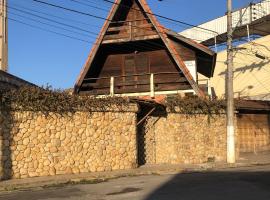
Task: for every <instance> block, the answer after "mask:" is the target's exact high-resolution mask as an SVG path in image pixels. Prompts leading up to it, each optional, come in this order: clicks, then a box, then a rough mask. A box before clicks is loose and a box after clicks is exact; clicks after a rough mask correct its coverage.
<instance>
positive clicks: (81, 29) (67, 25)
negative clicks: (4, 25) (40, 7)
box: [8, 6, 97, 35]
mask: <svg viewBox="0 0 270 200" xmlns="http://www.w3.org/2000/svg"><path fill="white" fill-rule="evenodd" d="M8 8H11V9H13V10H16V11H19V12H21V13H24V14H27V15H31V16H34V17H37V18H40V19H43V20H46V21H50V22H53V23H56V24H59V25H62V26H66V27H69V28H74V29H76V30H80V31H83V32H87V33H90V34H92V35H97V33H94V32H92V31H88V30H86V29H83V28H80V27H78V26H73V25H69V24H66V23H63V22H59V21H56V20H53V19H50V18H47V17H43V16H40V15H37V14H33V13H31V12H27V11H24V10H21V9H18V8H14V7H11V6H8Z"/></svg>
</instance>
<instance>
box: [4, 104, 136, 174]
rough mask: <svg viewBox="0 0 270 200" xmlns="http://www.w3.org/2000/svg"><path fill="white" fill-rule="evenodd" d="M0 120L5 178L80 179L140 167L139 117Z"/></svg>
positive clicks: (21, 115)
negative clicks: (75, 176) (71, 176)
mask: <svg viewBox="0 0 270 200" xmlns="http://www.w3.org/2000/svg"><path fill="white" fill-rule="evenodd" d="M137 109H138V108H137V106H135V105H132V106H130V107H129V108H128V109H127V111H125V112H120V111H119V112H117V111H115V112H110V111H107V112H93V113H87V112H76V113H69V114H67V115H59V114H56V113H49V114H48V115H44V114H42V113H33V112H11V113H9V112H6V111H2V112H1V115H0V133H1V134H0V141H1V142H0V145H1V151H0V156H1V166H0V172H1V177H2V178H5V179H7V178H27V177H35V176H48V175H55V174H73V173H74V174H76V173H82V172H100V171H111V170H118V169H130V168H134V167H136V166H137V146H136V112H137Z"/></svg>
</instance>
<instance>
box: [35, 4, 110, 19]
mask: <svg viewBox="0 0 270 200" xmlns="http://www.w3.org/2000/svg"><path fill="white" fill-rule="evenodd" d="M33 1H35V2H37V3H41V4H45V5H48V6H51V7H55V8H60V9H63V10H67V11H70V12H74V13H77V14H81V15H86V16H89V17H94V18H96V19H102V20H106V21H112V20H109V19H106V18H104V17H100V16H97V15H93V14H90V13H86V12H82V11H78V10H74V9H71V8H67V7H63V6H59V5H56V4H52V3H48V2H44V1H40V0H33Z"/></svg>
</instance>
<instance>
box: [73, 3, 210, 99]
mask: <svg viewBox="0 0 270 200" xmlns="http://www.w3.org/2000/svg"><path fill="white" fill-rule="evenodd" d="M125 1H126V0H115V3H114V4H113V6H112V8H111V11H110V13H109V15H108V17H107V20H106V21H105V23H104V25H103V27H102V29H101V32H100V33H99V36H98V38H97V40H96V43H95V44H94V46H93V47H92V50H91V52H90V54H89V56H88V58H87V61H86V63H85V65H84V67H83V69H82V71H81V73H80V75H79V78H78V79H77V82H76V85H75V92H77V91H78V89H79V88H80V87H81V85H82V83H83V80H84V78H85V76H86V74H87V72H88V71H89V69H90V66H91V63H92V62H93V60H94V58H95V56H96V54H97V51H98V49H99V47H100V45H101V43H102V40H103V38H104V36H105V34H106V31H107V29H108V27H109V25H110V22H112V20H113V18H114V16H115V15H116V13H117V10H118V8H119V6H121V4H122V3H123V2H125ZM135 1H136V2H137V3H138V5H139V6H140V7H141V8H142V9H143V12H144V13H145V15H147V17H148V18H149V20H150V22H151V23H152V24H153V26H154V28H155V29H156V31H157V34H158V35H159V36H160V38H161V40H162V41H163V43H164V44H165V46H166V47H167V50H168V52H169V53H170V54H171V56H172V58H173V59H174V61H175V63H176V64H177V66H178V67H179V68H180V70H181V71H182V73H183V74H184V76H185V77H186V79H187V81H188V82H189V84H190V85H191V87H192V88H193V89H194V91H195V92H196V94H197V95H198V96H205V95H204V93H203V91H202V90H201V89H200V88H199V87H198V85H197V83H196V82H195V80H194V79H193V77H192V75H191V73H190V72H189V70H188V68H187V66H186V65H185V63H184V61H183V59H182V57H181V55H179V53H178V52H177V50H176V47H175V45H174V44H173V43H172V42H171V40H170V39H169V38H168V37H169V35H173V34H172V32H170V31H168V29H166V28H164V27H163V26H161V25H160V24H159V22H158V20H157V19H156V17H155V16H154V14H153V13H152V11H151V9H150V8H149V6H148V4H147V3H146V1H145V0H135ZM180 37H181V36H180ZM182 38H183V37H182ZM178 39H179V38H178ZM182 41H183V42H185V43H187V40H182ZM189 42H190V41H189ZM192 45H193V47H194V48H196V49H199V50H202V51H206V52H207V53H208V54H209V55H214V53H213V52H212V51H211V50H209V49H208V48H207V47H202V45H200V44H197V43H196V44H195V43H192Z"/></svg>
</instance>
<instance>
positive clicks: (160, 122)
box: [144, 113, 227, 164]
mask: <svg viewBox="0 0 270 200" xmlns="http://www.w3.org/2000/svg"><path fill="white" fill-rule="evenodd" d="M145 127H146V128H145V130H147V131H146V132H145V133H144V137H145V146H144V151H145V155H146V156H145V160H146V163H147V164H161V163H171V164H178V163H185V164H197V163H204V162H209V161H226V148H227V144H226V121H225V116H223V115H222V116H214V117H210V118H209V117H208V116H207V115H196V116H195V115H194V116H193V115H188V116H187V115H183V114H176V113H167V116H166V117H157V116H156V117H153V116H150V117H149V118H148V120H147V122H146V124H145Z"/></svg>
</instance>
